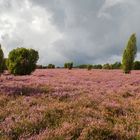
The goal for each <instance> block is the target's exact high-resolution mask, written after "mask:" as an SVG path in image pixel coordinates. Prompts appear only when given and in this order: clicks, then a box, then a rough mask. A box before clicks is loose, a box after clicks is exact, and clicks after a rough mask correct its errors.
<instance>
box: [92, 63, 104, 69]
mask: <svg viewBox="0 0 140 140" xmlns="http://www.w3.org/2000/svg"><path fill="white" fill-rule="evenodd" d="M93 69H102V65H101V64H98V65H93Z"/></svg>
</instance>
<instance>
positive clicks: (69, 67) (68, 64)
mask: <svg viewBox="0 0 140 140" xmlns="http://www.w3.org/2000/svg"><path fill="white" fill-rule="evenodd" d="M64 68H68V69H69V70H71V69H72V68H73V62H69V63H65V64H64Z"/></svg>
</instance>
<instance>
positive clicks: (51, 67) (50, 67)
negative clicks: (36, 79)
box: [47, 64, 55, 69]
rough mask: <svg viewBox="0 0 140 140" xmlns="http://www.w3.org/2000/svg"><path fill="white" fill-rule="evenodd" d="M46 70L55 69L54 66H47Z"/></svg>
mask: <svg viewBox="0 0 140 140" xmlns="http://www.w3.org/2000/svg"><path fill="white" fill-rule="evenodd" d="M47 68H48V69H55V65H53V64H49V65H48V66H47Z"/></svg>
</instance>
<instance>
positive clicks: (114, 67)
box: [112, 62, 122, 69]
mask: <svg viewBox="0 0 140 140" xmlns="http://www.w3.org/2000/svg"><path fill="white" fill-rule="evenodd" d="M121 65H122V64H121V63H120V62H115V63H114V64H112V69H120V68H121Z"/></svg>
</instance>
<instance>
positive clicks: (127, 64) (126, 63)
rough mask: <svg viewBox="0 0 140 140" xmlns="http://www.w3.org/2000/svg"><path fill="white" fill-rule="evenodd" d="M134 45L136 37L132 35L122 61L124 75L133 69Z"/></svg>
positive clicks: (135, 50)
mask: <svg viewBox="0 0 140 140" xmlns="http://www.w3.org/2000/svg"><path fill="white" fill-rule="evenodd" d="M136 43H137V39H136V35H135V34H132V35H131V37H130V39H129V41H128V43H127V46H126V48H125V50H124V53H123V59H122V68H123V71H124V73H126V74H128V73H130V72H131V70H132V68H133V62H134V60H135V57H136V53H137V45H136Z"/></svg>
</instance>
